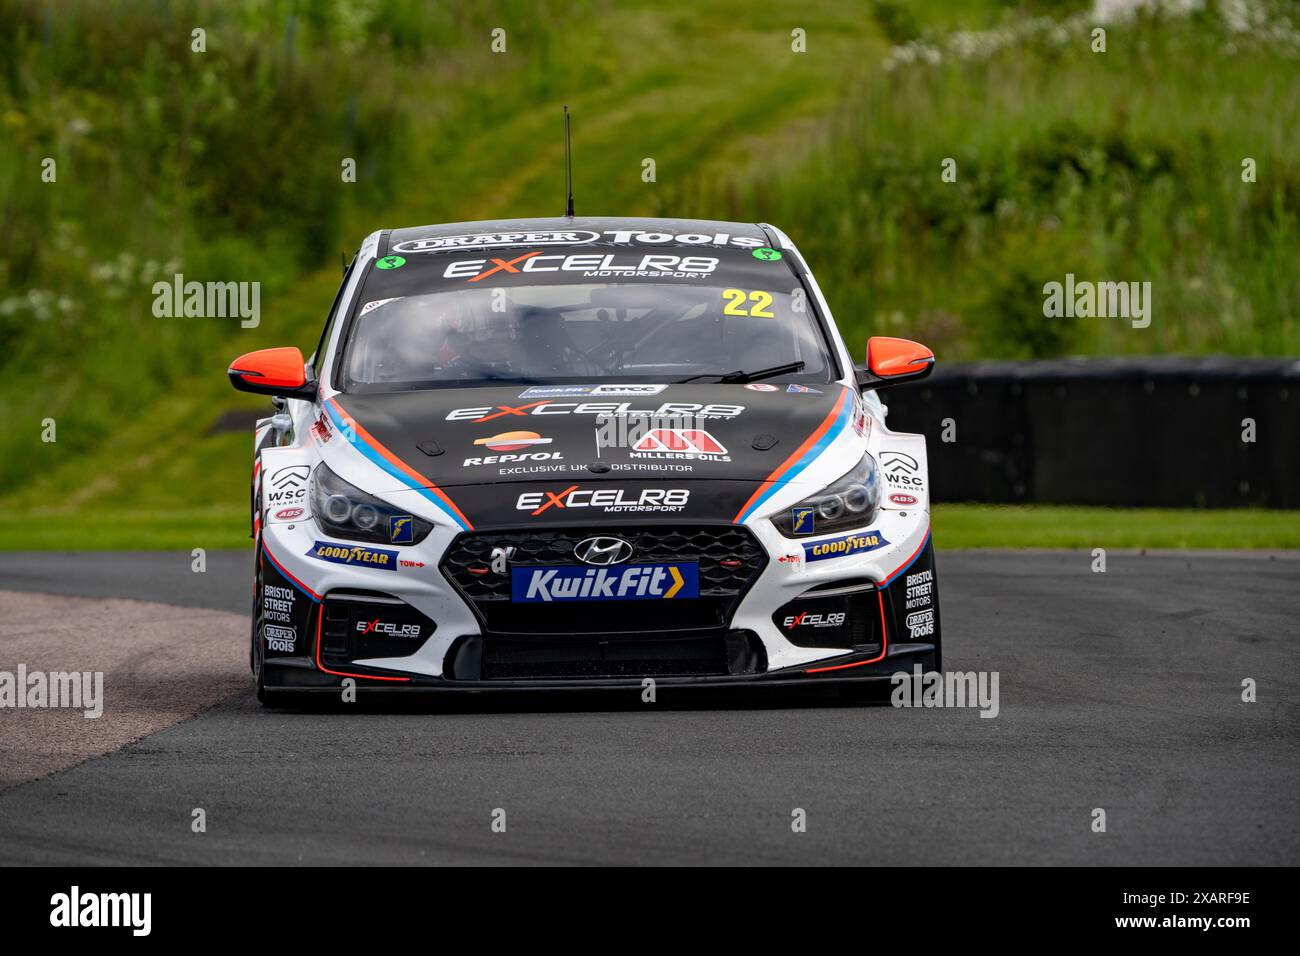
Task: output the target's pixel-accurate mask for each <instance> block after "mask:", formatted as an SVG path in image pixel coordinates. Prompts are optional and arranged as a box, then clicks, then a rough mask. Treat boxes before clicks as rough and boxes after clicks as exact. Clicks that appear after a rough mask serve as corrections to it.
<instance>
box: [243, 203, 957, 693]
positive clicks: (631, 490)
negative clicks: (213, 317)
mask: <svg viewBox="0 0 1300 956" xmlns="http://www.w3.org/2000/svg"><path fill="white" fill-rule="evenodd" d="M865 358H866V362H865V365H864V366H862V367H855V365H854V363H853V361H852V359H851V358H850V354H849V351H848V350H847V348H846V347H845V344H844V340H843V338H842V337H841V335H840V332H839V330H838V329H837V328H836V325H835V322H834V320H833V318H832V316H831V311H830V307H829V306H828V305H827V303H826V299H825V298H824V296H823V295H822V292H821V290H820V289H819V288H818V285H817V282H816V280H815V279H814V278H813V276H812V273H811V272H810V271H809V270H808V267H807V265H806V264H805V262H804V259H803V257H802V256H801V255H800V254H799V252H798V250H797V249H796V248H795V246H794V244H793V243H792V242H791V241H790V239H789V237H787V236H786V235H785V234H784V233H783V232H782V231H781V230H779V229H777V228H774V227H773V226H770V225H766V224H742V223H734V222H715V221H705V220H688V219H631V218H627V219H625V218H577V217H563V218H557V219H522V220H502V221H487V222H472V223H460V224H454V225H437V226H424V227H419V228H407V229H394V230H387V229H386V230H382V231H378V232H375V233H373V234H372V235H370V236H368V237H367V238H366V240H365V241H364V242H363V243H362V245H361V248H360V250H359V251H358V252H357V254H356V256H355V257H354V258H353V260H352V262H351V264H350V265H349V266H348V267H347V269H346V271H345V274H344V277H343V282H342V285H341V287H340V288H339V291H338V294H337V296H336V297H335V300H334V304H333V307H332V308H331V309H330V312H329V316H328V318H327V319H326V321H325V327H324V331H323V332H322V334H321V337H320V341H319V343H318V345H317V347H316V349H315V351H314V352H313V353H312V355H311V357H310V358H308V359H306V360H305V361H304V359H303V357H302V353H301V352H300V351H299V350H298V349H297V348H292V347H290V348H273V349H263V350H260V351H256V352H251V353H249V354H247V355H243V356H241V357H239V358H238V359H236V360H235V361H234V362H233V363H232V364H231V366H230V368H229V377H230V380H231V382H232V384H233V385H234V386H235V388H238V389H241V390H244V391H249V392H256V393H260V394H267V395H271V396H273V398H272V402H273V404H274V405H275V413H274V414H273V415H272V416H270V417H269V418H266V419H263V420H261V421H259V422H258V426H257V431H256V438H255V449H256V457H255V461H254V465H253V482H252V536H253V539H254V541H255V543H256V561H255V582H254V589H255V590H254V602H253V613H252V628H251V648H250V665H251V667H252V670H253V673H254V675H255V677H256V682H257V693H258V697H259V698H260V699H261V700H262V701H263V703H265V704H268V705H269V704H283V703H288V702H290V701H291V699H293V698H295V697H296V695H298V694H301V693H304V692H308V691H320V692H327V693H333V694H337V693H339V690H340V687H342V686H347V687H349V688H351V689H353V690H357V691H360V692H364V693H368V692H370V691H372V690H379V689H382V690H423V691H434V690H457V691H463V690H473V691H484V690H495V689H517V688H537V687H542V688H616V687H638V688H639V687H642V686H644V682H645V681H646V680H647V679H652V680H654V681H655V682H656V683H657V684H663V685H672V686H678V685H681V686H692V687H694V686H703V687H714V686H722V685H734V684H744V683H748V684H754V685H777V684H788V683H796V682H797V683H813V682H843V683H849V682H870V681H881V680H888V679H889V677H890V675H892V674H894V673H895V672H898V671H907V672H911V671H912V668H913V666H914V665H915V664H920V665H921V666H922V667H923V668H924V669H925V670H927V671H928V670H938V669H939V668H940V622H939V602H938V591H937V582H936V580H935V567H934V552H933V546H932V544H931V541H930V521H929V518H930V499H929V480H928V475H927V467H926V447H925V439H924V438H923V437H922V436H920V435H913V434H903V433H898V432H892V431H890V430H889V428H888V426H887V425H886V422H885V416H886V408H885V406H884V405H883V404H882V403H881V401H880V399H879V397H878V395H877V393H878V392H879V391H880V390H881V389H883V388H886V387H890V386H894V385H897V384H902V383H907V382H915V381H918V380H920V379H922V378H924V377H925V376H926V375H928V374H929V373H930V371H931V369H932V368H933V366H934V355H933V353H932V352H931V351H930V350H929V349H927V348H925V347H924V346H922V345H919V344H917V343H915V342H911V341H908V340H905V339H898V338H887V337H875V338H872V339H870V341H869V342H868V344H867V349H866V356H865Z"/></svg>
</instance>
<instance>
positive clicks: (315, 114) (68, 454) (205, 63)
mask: <svg viewBox="0 0 1300 956" xmlns="http://www.w3.org/2000/svg"><path fill="white" fill-rule="evenodd" d="M1085 6H1086V5H1085V4H1081V3H1052V2H1047V0H1043V2H1038V3H1032V4H1012V3H1003V2H998V0H954V2H947V3H940V2H937V0H936V2H933V3H924V4H910V3H901V2H894V0H888V2H887V0H880V2H875V3H858V4H854V3H843V2H836V0H829V2H813V3H802V4H800V5H798V6H797V7H794V6H787V5H761V4H752V3H740V2H714V3H707V4H704V3H695V2H682V0H666V2H656V3H648V2H613V0H609V2H595V0H589V2H577V3H574V2H563V3H562V2H543V3H539V2H536V0H531V2H523V0H519V2H511V0H480V2H475V3H426V2H418V0H370V2H353V3H349V4H341V3H324V2H322V3H307V2H290V0H280V2H253V0H239V2H222V3H204V2H190V3H176V4H168V5H155V4H145V3H139V2H128V0H116V2H109V3H103V2H100V3H88V2H64V3H48V4H45V3H37V2H32V0H27V2H23V0H0V24H2V25H3V29H0V69H2V70H3V74H2V75H3V80H2V81H0V131H2V133H3V141H4V148H3V150H0V219H2V220H3V222H4V224H5V228H4V230H3V236H2V237H0V363H2V364H3V370H2V371H3V374H2V375H0V408H2V409H3V412H4V421H5V428H4V429H3V430H0V506H3V507H2V508H0V514H3V515H4V516H6V517H5V518H4V519H3V523H4V528H3V531H0V545H3V546H5V547H22V546H24V545H25V544H30V545H31V546H41V547H52V546H64V547H78V546H79V542H78V536H79V535H82V534H86V533H88V532H89V529H91V528H94V529H96V530H95V534H96V536H97V537H96V541H98V542H104V541H108V542H109V543H114V542H115V543H116V544H117V546H131V545H132V544H133V543H135V542H137V541H140V542H144V541H148V540H156V537H157V534H158V529H159V528H162V529H164V533H167V532H166V529H167V528H186V527H193V528H194V530H195V535H196V536H199V537H203V536H204V535H207V534H208V531H207V530H204V531H200V530H199V529H209V528H211V529H216V530H213V531H212V534H214V535H216V536H218V537H222V540H228V539H229V535H230V534H231V533H234V532H237V531H238V529H239V527H240V521H239V519H240V518H241V517H242V514H241V507H242V503H243V501H244V500H245V496H246V491H247V485H246V482H247V471H248V466H249V452H250V436H249V435H248V434H245V433H238V432H224V431H219V430H215V431H214V430H213V425H214V423H216V422H217V421H218V420H219V419H220V418H221V416H222V415H223V414H224V413H226V412H228V411H230V410H232V409H236V408H261V407H263V406H264V403H263V402H261V401H260V400H258V399H256V398H252V397H250V396H240V395H237V394H236V393H234V392H233V391H231V390H230V389H229V387H228V385H227V384H226V382H225V375H224V370H225V367H226V364H227V363H228V361H229V360H230V358H232V357H233V356H234V355H237V354H239V353H241V352H244V351H247V350H249V349H253V348H259V347H263V346H267V345H279V344H296V345H299V346H301V347H302V348H303V349H304V351H310V349H311V347H312V346H313V345H314V343H315V339H316V337H317V335H318V333H319V327H320V323H321V322H322V320H323V317H324V314H325V312H326V310H327V309H328V306H329V303H330V301H331V299H332V297H333V294H334V291H335V288H336V286H337V281H338V269H339V267H338V261H339V253H340V251H341V250H348V251H349V252H350V251H351V250H353V249H355V247H356V245H357V244H358V243H359V241H360V239H361V238H362V237H363V236H364V235H365V234H367V233H368V232H370V231H372V230H373V229H376V228H380V227H386V226H396V225H411V224H417V223H425V222H443V221H458V220H466V219H478V218H490V217H497V216H534V215H553V214H556V213H558V212H560V211H561V209H562V199H563V196H562V181H563V180H562V168H561V158H562V140H561V136H560V132H561V125H560V106H561V104H564V103H567V104H568V105H569V106H570V108H571V109H572V110H573V112H574V117H575V121H574V148H575V154H576V158H577V170H576V177H575V178H576V183H575V188H576V193H577V198H578V210H579V212H581V213H584V214H592V215H598V214H613V215H621V214H629V215H635V214H647V215H653V214H665V215H668V214H671V215H683V216H702V217H717V218H735V219H745V220H755V219H767V220H770V221H772V222H775V223H777V224H779V225H781V226H782V227H783V228H784V229H786V231H787V232H789V233H790V234H791V235H792V236H793V237H794V238H795V240H796V241H798V242H799V243H800V245H801V246H802V247H803V248H804V250H805V252H806V253H807V254H808V256H809V258H810V260H811V261H812V263H813V265H814V268H816V269H817V271H818V274H819V277H820V280H821V283H822V286H823V288H824V289H825V291H826V293H827V295H828V298H829V299H830V301H831V304H832V307H833V308H834V309H835V310H836V313H837V316H838V317H839V321H840V323H841V325H842V326H843V327H844V329H845V332H846V334H847V335H848V336H849V338H850V340H851V342H852V344H853V347H854V349H855V350H858V349H860V347H861V345H862V344H863V343H864V342H865V339H866V337H867V336H868V335H869V334H871V333H873V332H879V331H886V332H890V333H894V334H909V335H912V336H913V337H916V338H920V339H923V340H925V341H927V342H928V343H929V344H932V345H934V346H935V347H936V350H937V351H938V352H939V355H940V359H941V361H942V360H945V359H950V358H957V357H960V358H971V357H981V356H1004V355H1051V354H1070V353H1080V354H1088V353H1101V354H1114V353H1123V352H1150V353H1156V352H1166V351H1187V352H1213V351H1226V352H1232V353H1237V354H1296V353H1300V330H1298V329H1297V320H1296V315H1297V305H1300V277H1298V276H1297V274H1296V271H1295V269H1294V264H1295V262H1296V261H1300V255H1298V253H1300V236H1298V235H1297V216H1298V215H1300V173H1297V166H1296V163H1295V162H1294V157H1295V156H1297V155H1300V122H1297V120H1300V115H1297V113H1300V98H1297V97H1296V96H1295V95H1294V91H1295V89H1296V88H1298V87H1300V83H1297V79H1300V58H1298V57H1297V53H1298V52H1300V43H1297V34H1296V33H1295V32H1294V30H1292V29H1291V28H1290V27H1287V26H1285V25H1284V24H1283V20H1282V14H1283V13H1285V12H1286V11H1288V10H1289V11H1291V21H1292V22H1296V23H1300V16H1297V15H1296V14H1295V8H1294V5H1292V4H1248V5H1247V7H1248V8H1249V10H1250V11H1257V12H1258V15H1259V16H1261V17H1264V18H1265V20H1264V21H1263V22H1264V23H1266V24H1267V25H1268V27H1269V28H1268V30H1262V29H1259V30H1255V31H1253V32H1252V33H1242V32H1237V31H1236V30H1235V26H1234V24H1233V23H1231V22H1229V21H1226V20H1225V19H1224V18H1223V17H1222V16H1221V15H1220V14H1219V13H1218V12H1215V11H1213V10H1212V11H1210V12H1206V13H1202V14H1198V15H1194V16H1191V17H1188V18H1163V19H1162V18H1139V19H1137V20H1135V21H1132V22H1117V23H1114V24H1111V25H1109V26H1108V34H1109V36H1108V52H1107V53H1105V54H1094V53H1092V52H1091V51H1090V50H1089V48H1088V34H1087V29H1086V26H1087V25H1086V24H1083V25H1082V26H1080V24H1079V23H1078V22H1076V21H1075V20H1072V19H1071V18H1074V17H1077V16H1078V11H1079V9H1080V8H1083V7H1085ZM1043 17H1047V18H1052V19H1051V20H1050V21H1049V20H1040V19H1037V18H1043ZM1053 24H1054V25H1053ZM1071 24H1073V25H1071ZM200 28H201V29H203V30H204V31H205V37H204V39H205V46H206V49H205V51H204V52H196V51H195V50H194V49H193V48H192V47H193V44H194V30H196V29H200ZM497 28H500V29H503V30H504V31H505V34H504V41H505V47H506V49H505V52H501V53H496V52H493V50H492V43H493V31H494V30H495V29H497ZM794 30H801V31H803V36H804V38H805V43H806V52H795V51H794V50H792V43H793V42H794V40H793V39H792V31H794ZM946 157H953V158H955V159H956V160H957V169H958V178H957V181H956V182H955V183H945V182H942V181H941V179H940V164H941V162H942V161H943V160H944V158H946ZM1243 157H1251V158H1253V159H1254V160H1255V161H1256V164H1257V168H1258V181H1257V182H1255V183H1251V184H1244V183H1242V182H1241V178H1240V172H1241V161H1242V158H1243ZM47 158H49V159H53V160H54V161H55V163H56V170H57V179H56V181H54V182H43V181H42V178H41V176H42V171H43V168H44V167H43V161H44V160H45V159H47ZM349 158H350V159H353V160H355V162H356V168H357V179H356V182H344V181H343V178H342V176H341V175H340V172H341V169H342V164H343V163H344V161H345V160H347V159H349ZM647 158H650V159H653V160H654V161H655V166H656V174H657V177H656V181H655V182H652V183H647V182H644V181H643V180H642V169H643V160H645V159H647ZM1067 269H1071V270H1073V271H1075V272H1076V273H1079V274H1080V275H1094V276H1101V275H1108V274H1111V273H1114V274H1116V275H1117V276H1118V277H1120V278H1135V279H1150V280H1151V281H1153V283H1156V284H1157V287H1158V288H1159V289H1160V292H1159V298H1158V299H1157V306H1156V308H1157V309H1158V310H1159V311H1157V313H1156V321H1154V322H1153V323H1152V326H1151V328H1149V329H1144V330H1127V329H1122V328H1120V327H1118V326H1111V327H1103V326H1101V325H1091V326H1089V325H1086V324H1080V323H1076V324H1074V325H1061V326H1046V325H1045V323H1043V322H1042V321H1041V295H1040V294H1039V293H1038V289H1040V288H1041V284H1042V282H1044V281H1047V280H1049V279H1053V278H1061V273H1063V272H1064V271H1066V270H1067ZM177 272H180V273H183V274H184V275H185V277H186V278H187V279H200V280H219V281H258V282H260V283H261V284H262V298H261V312H262V320H261V323H260V325H259V326H258V327H257V328H251V329H244V328H240V327H239V323H238V321H237V320H234V319H185V318H158V317H155V315H154V314H153V310H152V306H153V298H154V297H153V293H152V291H151V290H152V286H153V283H154V282H155V281H158V280H159V279H160V278H170V277H171V276H172V275H174V274H175V273H177ZM1130 273H1131V275H1130ZM48 419H53V420H54V422H55V424H56V428H57V441H56V442H54V443H48V442H44V441H42V431H43V429H44V427H45V426H44V423H45V422H46V420H48ZM196 509H197V510H198V511H199V512H200V513H201V514H202V515H206V516H207V517H206V518H204V519H202V520H200V521H199V523H198V524H197V525H190V524H189V522H190V521H191V520H192V519H193V516H194V513H195V511H196ZM115 516H120V520H117V519H116V517H115ZM141 516H147V517H145V518H141ZM26 525H32V526H33V528H34V527H35V526H39V527H40V528H41V531H40V532H39V533H37V532H36V531H35V530H33V531H32V532H31V534H30V536H29V535H28V534H27V533H26V532H25V530H24V527H25V526H26ZM115 528H116V529H117V531H116V532H114V530H113V529H115ZM114 534H116V537H114ZM223 536H224V537H223ZM51 539H53V542H52V541H51ZM60 541H61V542H62V544H59V543H58V542H60ZM101 546H102V544H101ZM196 546H198V543H196Z"/></svg>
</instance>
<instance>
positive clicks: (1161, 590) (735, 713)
mask: <svg viewBox="0 0 1300 956" xmlns="http://www.w3.org/2000/svg"><path fill="white" fill-rule="evenodd" d="M250 560H251V559H250V558H249V556H248V555H244V554H210V555H209V556H208V570H207V573H206V574H202V575H198V574H194V573H192V572H191V570H190V557H189V554H188V553H184V554H179V553H175V554H146V553H140V554H115V555H109V554H52V553H49V554H30V555H25V554H0V590H4V591H24V592H35V593H40V594H55V595H76V596H79V597H81V598H87V597H89V598H100V599H108V598H119V599H120V598H134V599H138V600H145V601H150V602H164V603H166V604H171V605H179V606H182V607H188V608H195V609H206V610H207V611H225V612H232V613H233V614H238V615H240V616H241V617H242V616H243V615H245V614H246V612H247V609H248V604H249V584H248V580H249V579H248V566H249V561H250ZM938 561H939V565H938V571H939V583H940V597H941V602H942V612H943V622H944V628H945V633H944V640H945V652H944V654H945V660H944V664H945V668H946V669H947V670H950V671H953V670H960V671H964V670H987V671H996V672H998V674H999V691H1000V693H999V703H1000V712H999V714H998V716H997V717H996V718H994V719H987V718H981V717H980V716H979V712H978V711H977V710H974V709H929V710H924V709H910V710H909V709H898V708H893V707H889V706H879V705H876V706H863V705H860V704H852V703H847V702H842V701H839V700H838V699H835V698H829V697H826V696H824V695H818V696H809V695H792V694H789V693H781V694H779V695H775V696H773V695H763V696H759V697H757V698H756V697H753V696H752V695H736V694H731V693H728V694H718V693H712V694H710V695H708V696H700V695H698V694H693V695H690V696H684V695H677V696H673V695H669V694H667V693H666V692H663V691H661V693H660V695H659V702H658V703H656V704H643V703H641V701H640V697H639V694H636V693H634V692H631V693H629V694H627V695H618V696H614V697H611V696H609V695H604V694H602V695H599V696H589V695H582V696H573V695H569V696H563V697H556V696H555V695H542V696H538V695H530V696H524V697H519V696H511V697H507V698H500V697H494V698H483V697H474V698H470V699H457V700H455V701H449V700H447V699H445V698H440V699H434V700H421V701H419V702H417V703H414V704H392V703H384V704H379V705H375V704H369V703H367V702H366V701H365V700H364V699H363V700H362V701H361V702H360V703H358V704H355V705H348V706H344V705H338V706H337V707H335V708H334V709H333V710H329V711H325V712H321V711H315V712H306V713H295V712H279V711H265V710H263V709H262V708H261V707H260V706H259V705H258V703H257V701H256V700H255V699H254V697H253V693H252V686H251V678H249V679H246V680H245V681H244V683H243V684H242V687H241V689H237V690H235V691H233V693H232V694H230V695H229V696H225V697H224V699H222V700H221V701H220V702H219V703H216V704H215V706H210V707H207V709H198V707H197V706H196V707H195V709H196V710H198V712H197V713H196V714H195V715H194V716H192V717H188V718H186V719H180V720H179V722H176V723H173V724H171V725H169V726H167V727H166V728H165V729H161V730H158V731H156V732H152V733H149V734H147V735H146V736H143V737H142V738H140V739H139V740H137V741H136V742H134V743H129V744H127V745H125V746H122V747H120V748H119V749H115V750H113V751H111V752H106V753H104V754H102V755H100V756H94V757H91V758H90V759H87V760H85V761H84V762H81V763H79V764H77V765H75V766H71V767H70V769H64V770H61V771H58V772H54V773H50V774H48V775H46V776H43V777H41V778H39V779H34V780H30V781H29V782H25V783H19V784H17V785H13V786H10V787H8V788H7V789H4V790H0V863H6V864H23V863H26V864H31V863H39V864H99V863H104V864H107V863H128V864H155V863H206V864H243V863H252V864H295V863H303V864H357V863H393V864H424V863H452V864H468V863H486V864H529V863H578V864H582V863H629V864H631V863H641V864H644V863H687V864H692V863H697V864H709V863H717V864H722V863H736V864H768V863H771V864H780V863H810V864H832V863H861V864H944V863H978V864H1138V865H1156V864H1175V865H1234V864H1239V865H1251V864H1291V865H1294V864H1296V863H1297V862H1300V813H1298V812H1297V810H1300V760H1297V752H1298V751H1297V747H1296V743H1297V729H1298V727H1300V706H1298V705H1300V683H1298V680H1297V660H1298V659H1300V650H1298V643H1300V624H1298V623H1297V621H1300V560H1297V559H1296V555H1294V554H1286V555H1277V556H1267V555H1253V556H1247V555H1168V554H1164V555H1136V554H1119V553H1112V554H1111V555H1110V556H1109V560H1108V569H1107V571H1106V573H1104V574H1096V573H1093V572H1092V571H1091V569H1090V564H1091V562H1092V558H1091V556H1090V555H1089V554H1087V553H1084V552H1077V553H981V552H967V553H961V554H952V553H948V554H945V553H944V552H943V551H942V550H940V552H939V557H938ZM32 600H35V598H33V599H32ZM15 603H16V602H15ZM104 603H105V605H107V604H109V603H111V602H107V601H106V602H104ZM68 604H69V605H71V604H72V601H69V602H68ZM196 616H197V612H196ZM167 620H173V619H170V618H169V619H167ZM181 621H183V617H182V618H181V619H179V620H173V623H171V624H170V625H168V624H167V623H166V621H163V622H161V623H160V624H159V625H158V626H170V627H171V628H172V629H173V631H174V642H173V643H172V644H170V645H169V646H171V647H172V648H179V651H177V653H179V654H181V655H182V657H183V656H184V654H185V648H186V644H185V641H186V638H187V635H186V633H185V630H184V626H183V624H182V623H181ZM228 621H229V622H231V623H233V622H234V621H235V619H234V618H230V619H228ZM245 633H246V632H245ZM80 639H81V640H85V641H88V642H92V646H93V642H96V641H98V640H101V639H103V635H102V634H99V633H97V628H96V626H95V625H94V624H91V625H89V626H87V627H85V628H84V629H83V633H82V634H81V635H80ZM237 639H238V640H243V635H240V637H239V638H237ZM235 651H237V653H233V652H232V654H231V655H230V656H229V658H228V659H230V660H235V659H238V661H239V663H240V664H242V655H243V654H244V653H246V648H245V646H244V645H242V644H241V645H240V646H239V647H238V648H237V649H235ZM9 656H10V655H9V653H7V652H6V649H5V648H4V646H3V645H0V669H12V668H13V667H14V662H13V661H11V660H9ZM144 663H145V662H139V665H138V666H143V665H144ZM244 673H245V677H247V672H246V671H245V672H244ZM222 676H223V679H224V678H225V677H227V676H228V675H227V674H226V673H225V672H223V674H222ZM1245 678H1252V679H1254V680H1255V681H1256V682H1257V687H1258V691H1257V693H1258V701H1257V702H1256V703H1244V702H1243V701H1242V699H1241V694H1242V688H1241V685H1242V681H1243V679H1245ZM107 693H108V695H110V697H111V695H112V693H113V688H112V687H111V686H110V687H109V688H108V692H107ZM141 706H147V705H141ZM13 713H14V712H11V714H10V716H13ZM24 713H26V712H24ZM103 719H105V720H107V719H109V715H108V713H106V714H105V717H104V718H103ZM7 726H10V727H12V726H14V725H13V724H9V725H7ZM3 751H4V741H3V740H0V755H2V754H3ZM197 807H201V808H203V809H204V811H205V812H206V817H207V831H206V832H205V833H193V832H191V826H190V823H191V819H192V816H191V815H192V811H193V809H194V808H197ZM498 808H499V809H501V810H504V811H505V819H506V832H504V833H494V832H493V830H492V827H491V823H492V819H493V813H494V810H497V809H498ZM796 808H798V809H802V810H803V811H805V813H806V821H807V826H806V832H802V833H796V832H793V830H792V826H791V821H792V814H793V812H794V811H795V810H796ZM1095 808H1102V809H1104V810H1105V812H1106V832H1104V833H1096V832H1093V820H1094V809H1095Z"/></svg>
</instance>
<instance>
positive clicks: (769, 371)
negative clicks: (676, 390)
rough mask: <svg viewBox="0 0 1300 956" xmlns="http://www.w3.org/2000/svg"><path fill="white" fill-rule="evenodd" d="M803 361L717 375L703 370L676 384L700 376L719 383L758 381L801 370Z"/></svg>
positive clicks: (683, 383) (681, 383)
mask: <svg viewBox="0 0 1300 956" xmlns="http://www.w3.org/2000/svg"><path fill="white" fill-rule="evenodd" d="M805 364H806V363H804V362H787V363H786V364H785V365H773V366H772V367H771V368H761V369H759V370H758V371H756V372H727V373H725V374H723V375H719V374H717V373H716V372H705V373H704V374H702V375H691V376H689V377H688V378H683V379H678V381H677V384H678V385H685V384H686V383H687V382H694V381H696V380H698V379H701V378H716V379H717V380H718V382H719V384H727V385H731V384H740V383H741V382H758V381H761V380H762V379H765V378H773V377H775V376H777V375H789V374H790V373H792V372H802V371H803V367H804V365H805Z"/></svg>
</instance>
